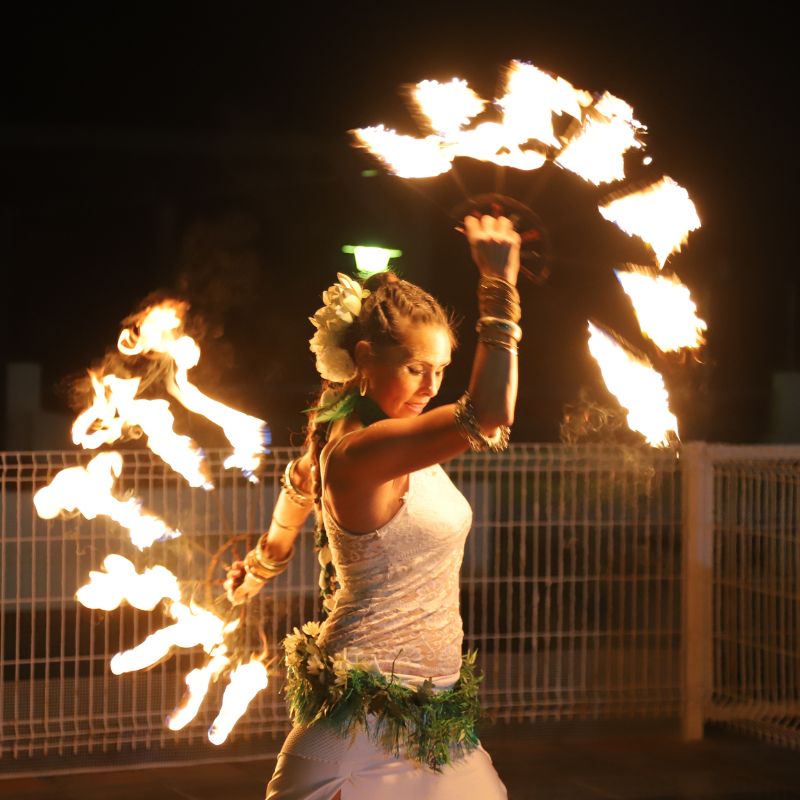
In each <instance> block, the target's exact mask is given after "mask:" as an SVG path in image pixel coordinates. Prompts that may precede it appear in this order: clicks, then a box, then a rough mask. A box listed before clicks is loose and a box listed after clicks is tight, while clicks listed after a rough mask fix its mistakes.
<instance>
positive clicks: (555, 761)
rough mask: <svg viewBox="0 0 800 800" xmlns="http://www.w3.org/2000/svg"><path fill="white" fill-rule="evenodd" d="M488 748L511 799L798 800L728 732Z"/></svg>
mask: <svg viewBox="0 0 800 800" xmlns="http://www.w3.org/2000/svg"><path fill="white" fill-rule="evenodd" d="M550 731H552V733H551V732H550ZM483 743H484V745H485V747H486V749H487V750H488V751H489V752H490V753H491V755H492V758H493V759H494V762H495V766H496V767H497V771H498V772H499V773H500V776H501V777H502V778H503V780H504V781H505V783H506V786H507V787H508V790H509V797H510V798H511V800H539V798H541V800H545V798H546V799H547V800H596V799H597V798H616V800H638V799H639V798H641V799H642V800H644V799H645V798H646V799H647V800H672V798H676V799H677V798H681V800H689V798H703V799H704V800H723V798H724V800H760V798H774V799H775V800H788V799H789V798H797V800H800V753H798V752H796V751H792V750H787V749H783V748H778V747H772V746H768V745H766V744H762V743H760V742H757V741H754V740H752V739H749V738H745V737H741V736H738V735H736V734H733V733H728V732H725V731H712V732H710V733H709V735H708V736H707V738H706V739H705V740H704V741H702V742H697V743H690V744H687V743H683V742H681V741H679V740H678V739H677V737H676V736H675V735H674V733H672V732H668V733H665V732H663V731H662V732H652V731H649V732H647V731H645V732H643V731H642V730H640V729H639V728H637V727H636V726H630V727H629V729H628V730H625V728H624V727H622V728H621V729H618V730H617V731H616V732H615V733H613V734H609V733H608V732H607V731H606V732H603V734H602V735H598V734H597V733H591V732H587V731H586V730H582V731H573V732H571V733H570V732H565V730H564V728H563V726H561V727H558V726H555V725H553V726H551V728H549V729H545V730H543V729H542V728H541V727H538V726H530V725H528V726H525V725H500V724H498V725H496V726H494V728H492V729H491V731H490V732H489V733H488V735H485V736H484V737H483ZM273 765H274V760H272V759H266V758H264V759H258V760H254V761H237V762H220V763H215V764H199V765H194V766H189V767H178V766H168V767H153V768H148V769H127V768H117V769H114V770H113V771H107V772H86V773H80V774H75V775H53V776H50V777H38V778H10V779H5V780H0V798H2V800H227V798H235V800H251V798H252V800H258V799H259V798H263V796H264V787H265V783H266V778H267V776H269V775H270V774H271V772H272V768H273ZM1 774H2V764H0V775H1ZM376 800H378V798H376ZM409 800H416V799H415V798H409ZM420 800H421V799H420ZM464 800H469V799H468V798H464ZM476 800H479V799H476Z"/></svg>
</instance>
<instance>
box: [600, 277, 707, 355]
mask: <svg viewBox="0 0 800 800" xmlns="http://www.w3.org/2000/svg"><path fill="white" fill-rule="evenodd" d="M614 273H615V274H616V276H617V279H618V280H619V282H620V283H621V284H622V288H623V289H624V290H625V293H626V294H627V295H628V297H630V299H631V302H632V303H633V308H634V311H635V312H636V318H637V319H638V320H639V327H640V328H641V330H642V333H643V334H644V335H645V336H647V337H648V338H649V339H651V340H652V341H653V342H654V344H655V345H656V347H658V349H659V350H661V351H663V352H670V351H677V350H680V349H681V348H683V347H687V348H692V349H694V348H697V347H700V346H701V345H702V344H703V343H704V341H705V340H704V339H703V331H705V330H706V329H707V328H708V326H707V325H706V323H705V322H704V321H703V320H702V319H700V317H698V316H697V306H696V305H695V303H694V301H693V300H692V296H691V294H690V293H689V287H688V286H684V284H682V283H681V282H680V280H678V278H677V277H676V276H670V277H667V276H666V275H658V274H654V272H653V270H651V269H648V268H646V267H633V268H632V269H629V270H627V271H626V270H614Z"/></svg>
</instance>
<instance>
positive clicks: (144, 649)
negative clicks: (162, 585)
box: [109, 602, 238, 675]
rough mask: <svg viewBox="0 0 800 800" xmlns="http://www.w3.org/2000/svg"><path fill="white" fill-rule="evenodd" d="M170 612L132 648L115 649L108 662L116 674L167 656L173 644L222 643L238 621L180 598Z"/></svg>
mask: <svg viewBox="0 0 800 800" xmlns="http://www.w3.org/2000/svg"><path fill="white" fill-rule="evenodd" d="M169 614H170V616H171V617H172V618H173V619H174V620H175V624H174V625H168V626H167V627H166V628H161V629H159V630H157V631H156V632H155V633H151V634H150V635H149V636H148V637H147V638H146V639H145V640H144V641H143V642H142V643H141V644H138V645H136V647H134V648H132V649H131V650H125V651H124V652H122V653H117V654H116V655H115V656H114V657H113V658H112V659H111V663H110V665H109V666H110V667H111V671H112V672H113V673H114V674H115V675H122V674H123V673H125V672H135V671H136V670H140V669H145V668H146V667H151V666H152V665H153V664H156V663H158V662H159V661H161V659H162V658H164V657H165V656H167V655H168V654H169V652H170V650H172V648H173V647H182V648H187V647H197V646H198V645H199V646H201V647H202V648H203V650H205V651H206V653H211V651H212V650H213V649H214V648H215V647H217V646H218V645H221V644H222V640H223V636H224V635H225V634H226V633H228V632H230V631H231V630H233V628H235V627H236V625H237V624H238V623H237V622H233V623H229V624H228V625H226V623H225V622H224V620H221V619H220V618H219V617H218V616H216V615H215V614H212V613H211V612H210V611H206V610H205V609H203V608H200V607H198V606H194V605H193V606H192V607H189V606H187V605H185V604H184V603H181V602H174V603H171V604H170V607H169Z"/></svg>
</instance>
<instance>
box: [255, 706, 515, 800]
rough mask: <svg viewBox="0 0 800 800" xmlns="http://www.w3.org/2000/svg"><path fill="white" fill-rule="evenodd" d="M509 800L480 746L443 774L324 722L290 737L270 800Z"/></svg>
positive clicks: (298, 729) (361, 734) (272, 783)
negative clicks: (338, 795)
mask: <svg viewBox="0 0 800 800" xmlns="http://www.w3.org/2000/svg"><path fill="white" fill-rule="evenodd" d="M340 790H341V793H342V795H341V797H342V800H409V798H413V800H469V798H473V797H474V798H481V800H506V798H507V796H508V795H507V793H506V788H505V786H504V785H503V782H502V781H501V780H500V777H499V776H498V774H497V772H496V771H495V769H494V767H493V766H492V759H491V758H490V757H489V754H488V753H487V752H486V751H485V750H484V749H483V747H481V746H480V745H479V746H478V747H476V748H475V749H474V750H472V751H470V752H469V753H467V754H466V755H462V756H459V757H457V758H454V760H453V762H452V763H451V764H448V765H445V766H444V767H443V768H442V771H441V772H434V771H433V770H431V769H430V768H429V767H426V766H424V765H421V764H420V763H419V762H417V761H412V760H410V759H407V758H397V757H395V756H392V755H390V754H389V753H387V752H386V751H385V750H384V749H382V748H381V747H380V746H379V745H376V744H373V743H372V742H371V741H370V739H369V737H368V736H367V734H366V732H364V731H363V730H357V731H356V732H354V733H352V734H348V735H346V736H341V735H340V734H339V733H337V732H336V731H334V730H332V729H331V728H330V727H327V726H326V725H325V723H324V722H321V723H317V724H315V725H311V726H310V727H301V726H298V727H295V728H293V729H292V731H291V732H290V733H289V735H288V736H287V737H286V741H285V743H284V745H283V748H282V750H281V753H280V756H279V757H278V764H277V766H276V767H275V774H274V775H273V776H272V780H271V781H270V782H269V786H267V800H331V798H333V797H334V795H335V794H336V792H337V791H340Z"/></svg>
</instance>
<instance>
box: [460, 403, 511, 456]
mask: <svg viewBox="0 0 800 800" xmlns="http://www.w3.org/2000/svg"><path fill="white" fill-rule="evenodd" d="M455 420H456V424H457V425H458V427H459V429H460V430H461V433H462V435H463V436H464V438H465V439H466V440H467V442H468V443H469V449H470V450H472V451H473V452H476V453H479V452H484V451H486V450H488V451H489V452H491V453H499V452H501V451H502V450H506V449H507V448H508V440H509V438H510V436H511V428H509V427H508V425H501V426H500V428H499V430H498V431H497V433H496V434H495V435H494V436H487V435H486V434H485V433H484V432H483V431H482V430H481V429H480V427H479V426H478V420H477V418H476V417H475V409H474V408H473V407H472V398H471V397H470V394H469V392H464V394H463V395H461V397H460V398H459V400H458V401H457V402H456V408H455Z"/></svg>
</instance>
